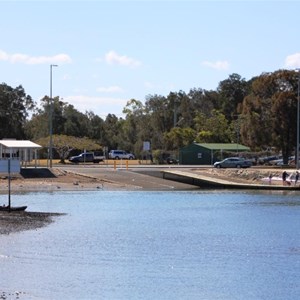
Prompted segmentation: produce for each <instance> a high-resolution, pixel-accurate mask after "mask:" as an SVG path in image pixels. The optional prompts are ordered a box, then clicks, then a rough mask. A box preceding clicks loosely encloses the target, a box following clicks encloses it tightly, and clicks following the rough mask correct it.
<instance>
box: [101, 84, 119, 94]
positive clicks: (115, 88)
mask: <svg viewBox="0 0 300 300" xmlns="http://www.w3.org/2000/svg"><path fill="white" fill-rule="evenodd" d="M97 92H100V93H122V92H123V89H122V88H121V87H119V86H115V85H113V86H109V87H98V88H97Z"/></svg>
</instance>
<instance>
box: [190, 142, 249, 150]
mask: <svg viewBox="0 0 300 300" xmlns="http://www.w3.org/2000/svg"><path fill="white" fill-rule="evenodd" d="M194 144H195V145H198V146H201V147H204V148H207V149H209V150H227V151H236V150H242V151H250V148H249V147H247V146H244V145H241V144H231V143H194Z"/></svg>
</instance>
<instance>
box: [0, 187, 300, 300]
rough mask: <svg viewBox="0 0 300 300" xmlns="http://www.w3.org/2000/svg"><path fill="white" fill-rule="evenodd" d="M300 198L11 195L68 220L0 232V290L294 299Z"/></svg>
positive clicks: (32, 294) (70, 295)
mask: <svg viewBox="0 0 300 300" xmlns="http://www.w3.org/2000/svg"><path fill="white" fill-rule="evenodd" d="M299 196H300V195H299V194H297V193H291V194H284V193H271V192H269V193H253V192H251V193H250V192H249V193H248V192H224V191H216V192H212V191H204V192H203V191H202V192H170V193H169V192H106V191H98V192H63V193H62V192H61V193H52V194H51V193H35V194H27V195H13V202H14V205H23V204H26V205H28V207H29V210H30V211H47V212H63V213H67V215H65V216H61V217H57V218H55V223H53V224H50V225H49V226H47V227H44V228H42V229H38V230H31V231H26V232H21V233H16V234H11V235H1V236H0V264H1V272H0V293H2V292H5V293H6V295H8V294H9V293H10V296H9V297H11V298H8V299H151V300H152V299H180V300H181V299H189V300H190V299H213V300H215V299H222V300H223V299H230V300H232V299H273V300H274V299H275V300H276V299H285V300H287V299H291V300H295V299H300V231H299V226H300V218H299V216H300V198H299ZM1 197H5V196H1ZM0 201H2V202H3V201H4V202H5V200H3V199H2V198H1V199H0ZM15 291H18V292H20V294H17V293H16V292H15Z"/></svg>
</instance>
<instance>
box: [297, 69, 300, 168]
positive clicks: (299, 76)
mask: <svg viewBox="0 0 300 300" xmlns="http://www.w3.org/2000/svg"><path fill="white" fill-rule="evenodd" d="M296 70H297V71H298V97H297V145H296V147H297V149H296V159H297V163H296V168H297V170H299V133H300V129H299V116H300V108H299V100H300V99H299V97H300V75H299V71H300V69H296Z"/></svg>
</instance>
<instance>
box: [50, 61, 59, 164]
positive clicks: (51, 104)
mask: <svg viewBox="0 0 300 300" xmlns="http://www.w3.org/2000/svg"><path fill="white" fill-rule="evenodd" d="M52 67H58V65H50V107H49V110H50V111H49V136H50V141H49V160H50V168H52V148H53V141H52V134H53V129H52V106H53V103H52V102H53V101H52Z"/></svg>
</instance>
